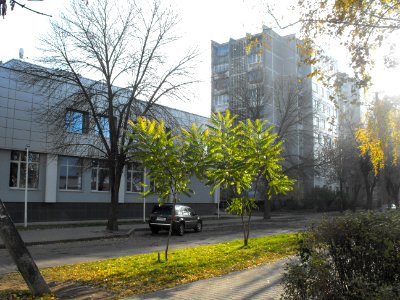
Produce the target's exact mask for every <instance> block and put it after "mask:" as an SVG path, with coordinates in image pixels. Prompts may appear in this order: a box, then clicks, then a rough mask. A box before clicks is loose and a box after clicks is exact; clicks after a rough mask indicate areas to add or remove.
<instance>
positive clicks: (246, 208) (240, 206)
mask: <svg viewBox="0 0 400 300" xmlns="http://www.w3.org/2000/svg"><path fill="white" fill-rule="evenodd" d="M256 208H257V203H256V199H255V198H246V197H241V198H233V199H232V200H231V202H230V203H229V206H228V207H227V209H226V210H227V211H228V213H230V214H235V215H239V216H246V215H247V213H248V212H250V211H251V210H253V209H256Z"/></svg>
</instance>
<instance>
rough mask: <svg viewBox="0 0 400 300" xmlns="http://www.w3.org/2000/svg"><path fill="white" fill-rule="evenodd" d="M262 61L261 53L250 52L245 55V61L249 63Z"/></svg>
mask: <svg viewBox="0 0 400 300" xmlns="http://www.w3.org/2000/svg"><path fill="white" fill-rule="evenodd" d="M261 61H262V56H261V54H258V53H252V54H250V55H249V56H247V63H248V64H249V65H251V64H256V63H259V62H261Z"/></svg>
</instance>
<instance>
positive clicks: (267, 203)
mask: <svg viewBox="0 0 400 300" xmlns="http://www.w3.org/2000/svg"><path fill="white" fill-rule="evenodd" d="M269 219H271V202H270V201H269V200H268V197H266V196H265V197H264V220H269Z"/></svg>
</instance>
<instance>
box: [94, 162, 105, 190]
mask: <svg viewBox="0 0 400 300" xmlns="http://www.w3.org/2000/svg"><path fill="white" fill-rule="evenodd" d="M91 189H92V191H109V190H110V171H109V169H108V166H107V162H106V161H104V160H97V159H94V160H92V182H91Z"/></svg>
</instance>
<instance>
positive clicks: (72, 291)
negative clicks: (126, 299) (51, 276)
mask: <svg viewBox="0 0 400 300" xmlns="http://www.w3.org/2000/svg"><path fill="white" fill-rule="evenodd" d="M2 279H3V280H2ZM48 284H49V287H50V289H51V291H52V292H53V294H54V295H55V296H56V298H57V299H59V300H64V299H76V300H90V299H99V300H109V299H116V297H115V295H114V294H112V293H110V292H108V291H106V290H104V289H102V288H100V287H96V286H90V285H87V284H84V283H82V282H50V283H48ZM3 293H5V294H8V295H9V296H10V299H13V298H14V297H15V298H14V299H17V298H19V299H21V298H22V299H23V298H25V297H24V296H26V297H27V298H29V296H28V295H29V294H30V293H29V289H28V287H27V285H26V283H25V282H24V280H23V278H22V276H20V275H19V274H16V273H15V274H12V275H11V276H7V280H4V278H2V276H0V294H3ZM5 294H3V295H5ZM0 298H1V297H0Z"/></svg>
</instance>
